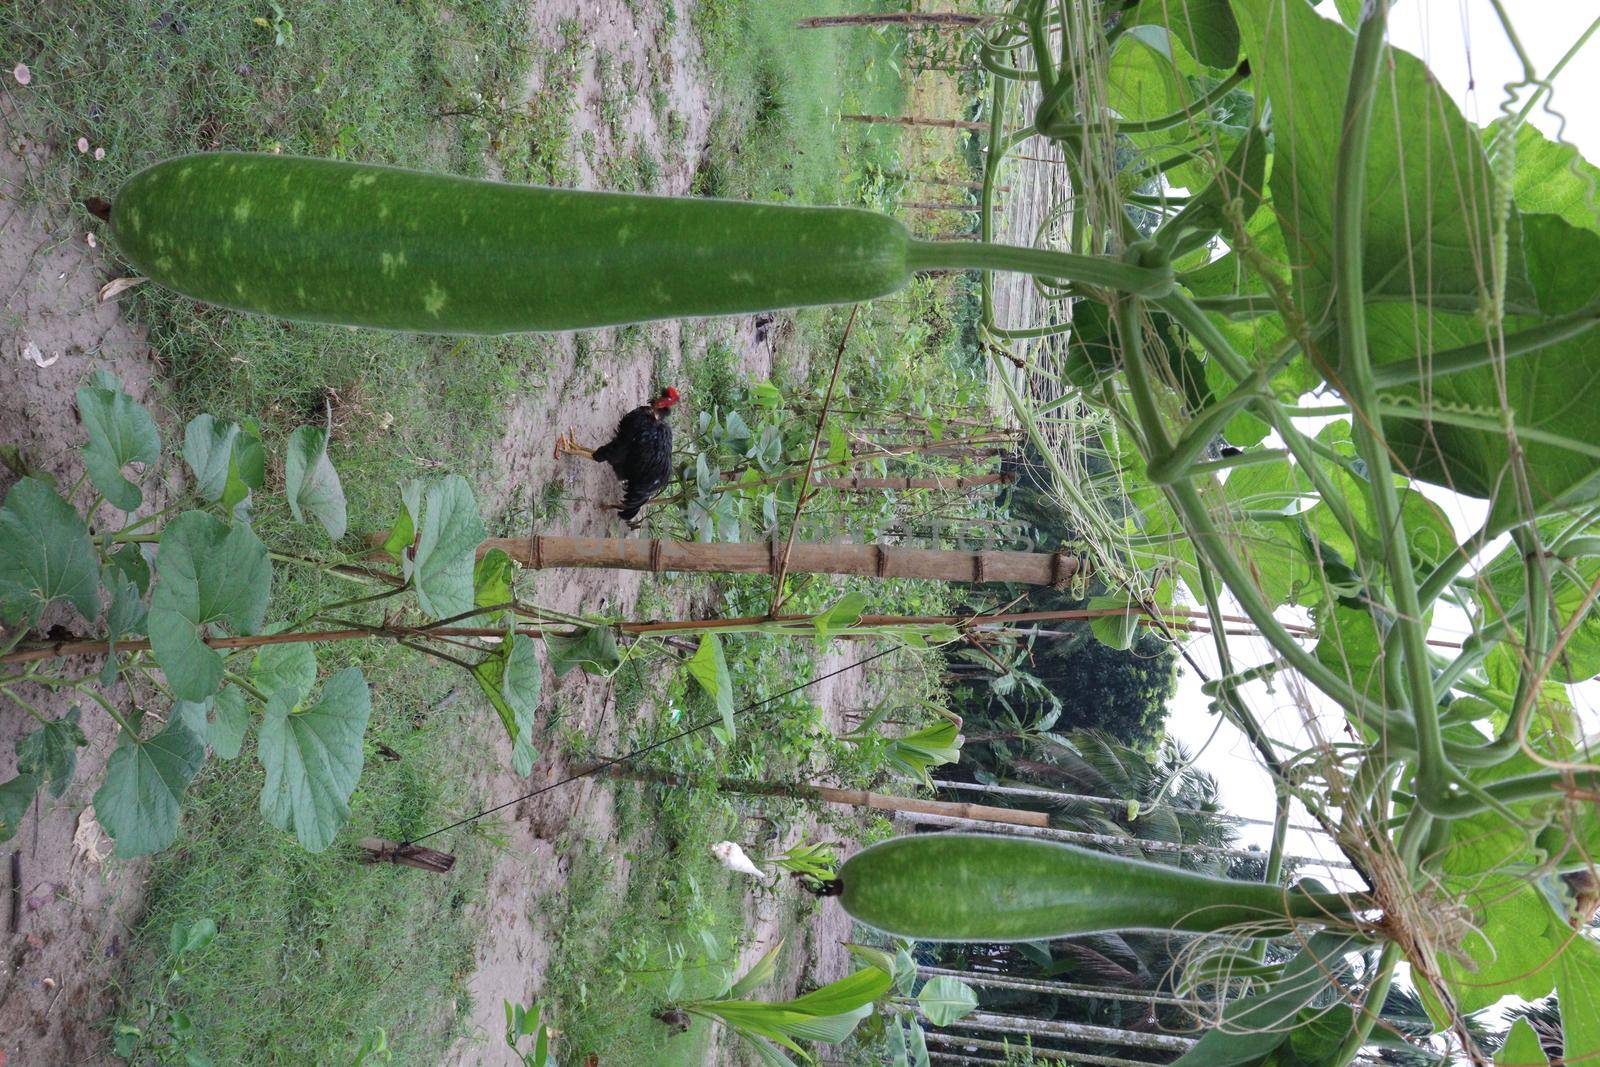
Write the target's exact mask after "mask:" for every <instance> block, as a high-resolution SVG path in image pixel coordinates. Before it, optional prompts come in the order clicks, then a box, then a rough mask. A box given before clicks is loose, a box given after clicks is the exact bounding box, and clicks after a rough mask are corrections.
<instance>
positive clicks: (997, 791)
mask: <svg viewBox="0 0 1600 1067" xmlns="http://www.w3.org/2000/svg"><path fill="white" fill-rule="evenodd" d="M897 780H898V781H903V782H906V783H908V784H909V783H911V782H912V779H910V778H902V779H897ZM933 788H934V789H951V790H957V791H960V792H966V793H988V794H990V795H992V796H997V797H1022V798H1024V799H1027V800H1044V801H1048V802H1050V803H1054V804H1060V803H1062V802H1064V801H1065V802H1076V803H1084V804H1105V805H1107V806H1109V807H1112V808H1126V807H1127V806H1128V801H1127V799H1126V798H1119V797H1095V796H1089V795H1088V794H1086V793H1068V792H1065V791H1063V790H1059V789H1042V788H1039V787H1037V786H1020V785H985V784H983V783H982V782H952V781H949V780H947V779H944V778H935V779H933ZM1194 814H1196V815H1202V816H1204V817H1206V818H1208V819H1216V820H1217V821H1219V822H1235V823H1249V824H1251V825H1253V826H1275V825H1277V824H1276V822H1275V821H1274V820H1272V819H1252V818H1249V817H1247V816H1244V815H1231V814H1229V813H1227V812H1223V811H1196V812H1194ZM1289 829H1291V830H1302V831H1304V832H1305V833H1308V834H1325V833H1327V830H1325V829H1323V828H1322V827H1320V826H1311V825H1308V824H1300V823H1292V824H1290V826H1289Z"/></svg>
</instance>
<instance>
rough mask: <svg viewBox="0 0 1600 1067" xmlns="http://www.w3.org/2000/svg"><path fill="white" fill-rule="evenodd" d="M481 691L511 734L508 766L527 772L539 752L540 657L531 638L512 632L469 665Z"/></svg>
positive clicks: (520, 771)
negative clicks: (536, 745) (536, 744)
mask: <svg viewBox="0 0 1600 1067" xmlns="http://www.w3.org/2000/svg"><path fill="white" fill-rule="evenodd" d="M472 677H473V678H475V679H477V682H478V685H479V687H480V688H482V689H483V695H484V696H486V697H488V698H489V703H491V704H493V705H494V710H495V711H497V712H499V713H500V722H501V724H502V725H503V726H504V727H505V728H506V736H507V737H509V738H511V769H512V770H514V771H516V772H517V773H518V774H530V773H532V771H533V763H534V760H536V759H537V758H538V756H539V753H538V751H537V750H536V749H535V748H534V747H533V726H534V723H535V721H536V720H537V716H538V712H539V689H540V686H541V684H542V683H541V680H540V676H539V659H538V656H536V655H535V654H534V647H533V639H532V638H530V637H527V636H525V635H523V634H512V635H511V638H510V640H508V641H506V642H504V643H503V644H502V645H501V646H500V648H499V650H498V651H496V652H495V654H494V655H492V656H490V657H489V658H488V659H486V660H484V661H483V662H482V663H479V664H478V665H477V666H475V667H473V668H472Z"/></svg>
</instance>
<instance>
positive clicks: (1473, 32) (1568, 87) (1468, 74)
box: [1167, 0, 1600, 874]
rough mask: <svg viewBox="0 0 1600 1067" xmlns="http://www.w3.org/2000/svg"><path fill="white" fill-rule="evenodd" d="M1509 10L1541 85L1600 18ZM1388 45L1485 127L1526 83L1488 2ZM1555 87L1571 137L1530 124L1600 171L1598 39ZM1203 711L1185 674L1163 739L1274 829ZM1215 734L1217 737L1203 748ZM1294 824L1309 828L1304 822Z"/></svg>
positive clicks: (1252, 838)
mask: <svg viewBox="0 0 1600 1067" xmlns="http://www.w3.org/2000/svg"><path fill="white" fill-rule="evenodd" d="M1505 7H1506V8H1507V9H1508V10H1510V11H1511V12H1512V17H1513V19H1515V28H1516V31H1517V34H1518V36H1519V38H1520V40H1521V42H1522V45H1523V48H1524V49H1525V50H1526V51H1527V53H1528V55H1529V58H1530V60H1531V61H1532V62H1533V64H1534V67H1535V70H1536V71H1537V73H1538V74H1539V75H1540V76H1543V75H1545V74H1546V73H1547V72H1548V71H1549V70H1550V68H1551V67H1553V66H1554V65H1555V63H1556V62H1557V61H1558V60H1559V59H1560V58H1561V56H1562V55H1563V54H1564V53H1565V52H1566V51H1567V49H1568V48H1569V47H1571V45H1572V43H1573V42H1574V41H1576V40H1577V39H1578V37H1579V36H1580V35H1581V34H1582V33H1583V32H1584V30H1585V29H1587V28H1588V26H1589V24H1590V23H1591V22H1592V21H1594V19H1595V18H1596V17H1597V16H1600V0H1536V2H1535V3H1531V4H1529V3H1507V4H1505ZM1323 9H1324V10H1326V11H1328V12H1330V13H1331V10H1332V4H1331V3H1325V4H1324V5H1323ZM1390 40H1391V42H1392V43H1393V44H1394V45H1396V46H1397V47H1400V48H1404V49H1405V50H1406V51H1409V52H1412V53H1413V54H1415V55H1418V56H1421V57H1422V58H1423V59H1424V60H1425V61H1426V62H1427V63H1428V66H1429V67H1430V69H1432V71H1433V72H1434V75H1435V76H1436V77H1437V78H1438V79H1439V82H1440V84H1441V85H1442V86H1444V88H1445V90H1446V91H1447V92H1449V93H1450V94H1451V96H1452V97H1454V98H1455V100H1456V101H1457V102H1458V103H1459V104H1460V105H1461V108H1462V110H1463V111H1464V112H1465V114H1466V116H1467V117H1468V118H1469V119H1471V120H1472V121H1474V122H1477V123H1480V124H1486V123H1488V122H1489V121H1490V120H1492V119H1493V118H1494V117H1495V116H1496V115H1497V114H1498V113H1499V111H1500V105H1501V103H1502V101H1503V100H1504V98H1505V89H1504V87H1505V85H1506V84H1507V83H1508V82H1513V81H1519V80H1521V78H1522V67H1521V64H1520V63H1519V62H1518V61H1517V58H1516V54H1515V52H1514V50H1513V49H1512V47H1511V45H1510V43H1509V41H1508V39H1507V37H1506V35H1505V33H1504V31H1503V30H1502V29H1501V26H1500V23H1499V20H1498V19H1497V18H1496V17H1495V13H1494V10H1493V8H1492V7H1491V6H1490V4H1489V3H1488V0H1399V2H1398V3H1396V5H1395V7H1394V10H1393V12H1392V14H1391V15H1390ZM1554 85H1555V91H1554V94H1553V96H1551V97H1549V98H1548V100H1547V103H1548V104H1549V105H1550V107H1551V108H1553V109H1554V110H1555V111H1557V112H1560V113H1562V114H1564V115H1565V117H1566V124H1565V128H1564V129H1562V124H1561V120H1560V119H1559V118H1557V117H1556V116H1555V115H1551V114H1548V113H1547V112H1546V111H1545V110H1544V109H1542V108H1541V109H1539V110H1537V111H1535V112H1534V114H1533V117H1532V121H1533V122H1534V123H1535V124H1537V125H1538V126H1539V128H1540V129H1541V130H1543V131H1545V133H1546V134H1547V135H1549V136H1555V135H1556V134H1557V132H1558V131H1560V133H1561V139H1562V140H1564V141H1566V142H1568V143H1570V144H1573V145H1576V146H1577V147H1578V149H1579V151H1581V152H1582V153H1583V154H1584V156H1585V157H1586V158H1587V159H1589V160H1591V161H1600V108H1597V107H1596V106H1595V104H1596V100H1597V98H1600V33H1597V34H1596V35H1595V36H1594V37H1592V38H1590V40H1589V41H1588V43H1587V44H1586V45H1585V46H1584V50H1583V51H1582V52H1581V53H1579V55H1578V57H1577V58H1576V59H1575V60H1574V61H1573V62H1571V63H1569V64H1568V65H1567V68H1566V69H1565V71H1563V73H1562V74H1561V76H1560V77H1559V78H1558V79H1557V80H1556V81H1555V83H1554ZM1428 495H1429V496H1430V497H1432V498H1433V499H1434V500H1436V501H1437V502H1439V503H1440V505H1441V506H1442V507H1443V508H1444V510H1445V512H1446V513H1447V514H1448V515H1449V516H1450V519H1451V522H1452V524H1454V525H1455V526H1456V529H1457V533H1458V534H1461V535H1464V534H1469V533H1471V532H1472V531H1474V530H1476V529H1477V528H1478V526H1479V525H1480V523H1481V521H1482V518H1483V514H1484V508H1483V506H1482V505H1481V504H1480V503H1479V502H1477V501H1471V500H1466V499H1463V498H1459V497H1455V496H1454V495H1453V494H1450V493H1447V492H1444V491H1442V490H1440V491H1431V490H1430V491H1428ZM1454 621H1455V623H1456V625H1455V626H1454V627H1451V626H1450V621H1449V620H1447V621H1445V622H1443V623H1441V624H1440V626H1436V630H1437V629H1441V628H1453V629H1457V630H1458V629H1459V619H1457V620H1454ZM1458 636H1459V634H1458ZM1229 647H1230V649H1231V650H1232V653H1233V656H1234V659H1235V663H1236V666H1249V665H1253V664H1256V663H1262V662H1266V661H1267V660H1268V659H1269V658H1270V655H1269V653H1268V651H1267V648H1266V646H1265V645H1264V644H1263V643H1262V642H1260V641H1256V640H1253V639H1249V638H1233V639H1232V640H1231V642H1230V645H1229ZM1190 650H1191V652H1192V653H1193V654H1194V655H1195V657H1196V658H1197V659H1198V660H1199V661H1200V663H1201V664H1202V665H1203V666H1204V668H1205V670H1206V671H1207V673H1208V674H1209V675H1210V676H1212V677H1215V676H1216V674H1217V673H1218V671H1217V669H1216V660H1215V655H1214V652H1213V649H1212V646H1211V640H1210V638H1209V637H1206V638H1202V639H1198V640H1196V641H1194V642H1193V643H1192V644H1191V645H1190ZM1591 686H1593V683H1590V684H1589V685H1587V686H1585V687H1584V689H1585V690H1586V691H1585V692H1583V693H1581V694H1579V703H1580V705H1582V707H1583V708H1584V710H1585V712H1586V718H1587V721H1588V723H1589V725H1590V730H1591V731H1593V730H1595V729H1597V728H1600V715H1597V714H1596V707H1597V705H1600V701H1597V700H1596V698H1595V696H1594V692H1593V690H1592V689H1591ZM1248 692H1249V694H1250V706H1251V707H1252V708H1253V709H1254V710H1255V712H1256V713H1257V715H1259V716H1262V717H1263V718H1264V719H1266V721H1267V727H1268V730H1269V732H1273V733H1275V734H1276V735H1277V736H1280V737H1284V738H1286V739H1287V738H1297V739H1302V740H1307V741H1309V739H1310V732H1309V730H1308V728H1307V727H1306V726H1305V725H1304V723H1303V719H1304V718H1305V712H1304V710H1303V709H1304V708H1305V707H1306V702H1305V701H1302V700H1299V699H1296V698H1297V696H1301V695H1303V694H1296V693H1293V692H1291V691H1289V690H1288V689H1287V688H1286V687H1285V685H1284V684H1282V683H1280V684H1279V685H1278V686H1277V691H1276V693H1268V692H1267V691H1266V689H1265V687H1264V686H1260V685H1257V686H1253V687H1251V688H1250V690H1249V691H1248ZM1207 704H1208V699H1207V698H1206V697H1205V695H1204V694H1202V693H1201V692H1200V684H1199V680H1198V679H1197V678H1195V677H1194V675H1193V674H1192V673H1191V672H1190V671H1189V670H1188V669H1187V668H1186V667H1185V668H1182V669H1181V672H1180V676H1179V688H1178V694H1177V696H1176V697H1175V698H1174V700H1173V703H1172V710H1171V714H1170V716H1169V718H1168V721H1167V732H1168V733H1169V734H1170V735H1171V736H1173V737H1174V738H1176V739H1178V740H1179V741H1180V742H1182V743H1183V744H1184V745H1185V747H1187V748H1188V749H1189V750H1190V751H1191V752H1194V751H1198V750H1201V748H1202V746H1204V750H1203V752H1201V755H1200V756H1199V759H1198V760H1197V765H1198V766H1199V767H1200V768H1202V769H1204V770H1206V771H1209V772H1210V773H1211V774H1213V775H1214V776H1215V777H1216V778H1217V781H1218V783H1219V785H1220V787H1221V791H1222V797H1223V801H1224V803H1225V804H1226V806H1227V807H1228V809H1229V810H1230V811H1232V812H1234V813H1235V814H1239V815H1247V816H1251V817H1255V818H1262V819H1270V818H1271V816H1272V810H1273V788H1272V784H1271V781H1270V779H1269V778H1268V776H1267V774H1266V772H1265V771H1264V770H1263V769H1262V768H1261V766H1260V764H1259V762H1258V760H1257V757H1256V756H1255V754H1254V751H1253V749H1251V747H1250V745H1249V743H1248V742H1247V741H1246V740H1245V739H1244V737H1243V736H1242V735H1241V734H1240V733H1239V732H1238V731H1236V730H1235V729H1233V728H1232V727H1231V726H1229V725H1227V724H1226V723H1223V724H1222V725H1221V726H1220V728H1219V727H1218V720H1217V717H1216V716H1213V715H1212V714H1210V712H1209V711H1208V710H1207ZM1318 719H1319V723H1320V728H1321V729H1322V730H1323V731H1325V732H1326V733H1327V734H1329V735H1331V736H1333V737H1335V738H1337V736H1338V733H1339V731H1340V729H1341V720H1340V718H1339V716H1338V715H1337V714H1329V713H1328V712H1327V711H1326V710H1324V711H1322V713H1321V714H1320V715H1319V716H1318ZM1214 729H1216V730H1217V733H1216V737H1215V739H1214V740H1211V741H1210V743H1209V745H1207V744H1206V742H1207V739H1208V738H1210V737H1211V736H1212V732H1213V730H1214ZM1294 821H1295V822H1304V821H1306V820H1305V818H1304V816H1303V813H1301V814H1300V815H1299V816H1298V817H1297V818H1296V819H1295V820H1294ZM1241 837H1242V838H1243V840H1245V841H1247V842H1254V843H1257V844H1260V845H1261V846H1262V847H1263V848H1264V847H1266V844H1267V842H1268V841H1269V840H1270V837H1271V834H1270V831H1269V830H1268V829H1267V828H1266V827H1247V828H1245V829H1243V831H1242V832H1241ZM1289 851H1290V852H1291V853H1294V854H1301V855H1313V856H1326V857H1334V856H1337V855H1338V852H1337V850H1336V849H1334V848H1333V846H1331V845H1330V844H1328V843H1327V842H1325V841H1323V840H1320V839H1319V838H1318V837H1316V836H1313V835H1309V834H1299V833H1295V834H1291V836H1290V839H1289ZM1329 873H1330V874H1334V873H1335V872H1329Z"/></svg>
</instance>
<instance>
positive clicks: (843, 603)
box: [811, 593, 867, 644]
mask: <svg viewBox="0 0 1600 1067" xmlns="http://www.w3.org/2000/svg"><path fill="white" fill-rule="evenodd" d="M866 610H867V595H866V594H865V593H846V594H845V595H844V596H842V597H840V598H839V599H838V600H835V601H834V602H833V603H832V604H830V605H829V606H828V608H827V609H826V610H825V611H821V612H819V613H817V614H816V615H815V616H813V617H812V619H811V625H812V626H814V627H816V631H817V641H818V642H819V643H823V644H826V643H827V641H828V640H829V639H830V638H831V637H833V636H834V635H835V634H837V633H839V632H840V631H841V630H848V629H849V628H850V627H852V626H854V625H855V624H856V623H858V622H860V621H861V613H862V612H864V611H866Z"/></svg>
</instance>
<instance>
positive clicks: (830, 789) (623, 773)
mask: <svg viewBox="0 0 1600 1067" xmlns="http://www.w3.org/2000/svg"><path fill="white" fill-rule="evenodd" d="M605 771H606V773H608V774H610V775H612V776H613V777H617V778H631V779H633V780H634V781H640V782H656V783H659V784H662V785H682V784H683V779H682V778H680V777H678V776H677V775H675V774H667V773H664V772H661V771H652V770H648V769H644V768H637V767H627V766H624V765H621V764H613V765H610V766H607V767H606V768H605ZM717 788H718V789H721V790H722V791H723V792H726V793H743V794H745V795H747V796H761V797H786V798H788V799H790V800H820V801H823V802H824V803H828V804H838V805H840V806H842V807H849V808H871V809H872V810H874V811H890V812H895V813H897V814H924V815H943V814H949V815H955V814H956V812H957V810H958V809H959V810H962V811H965V812H967V813H968V814H965V815H962V816H959V817H961V818H969V819H981V820H983V821H985V822H1002V823H1006V824H1008V825H1012V826H1034V827H1041V826H1048V825H1050V823H1049V816H1048V815H1046V814H1045V813H1044V812H1042V811H1022V810H1020V809H1017V808H992V807H989V806H988V805H987V804H968V803H964V802H951V801H946V800H925V799H923V798H922V797H896V796H888V795H886V794H884V793H873V792H871V791H869V790H866V789H838V788H836V787H834V786H830V785H816V784H813V783H811V782H752V781H747V780H745V779H742V778H719V779H717Z"/></svg>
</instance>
